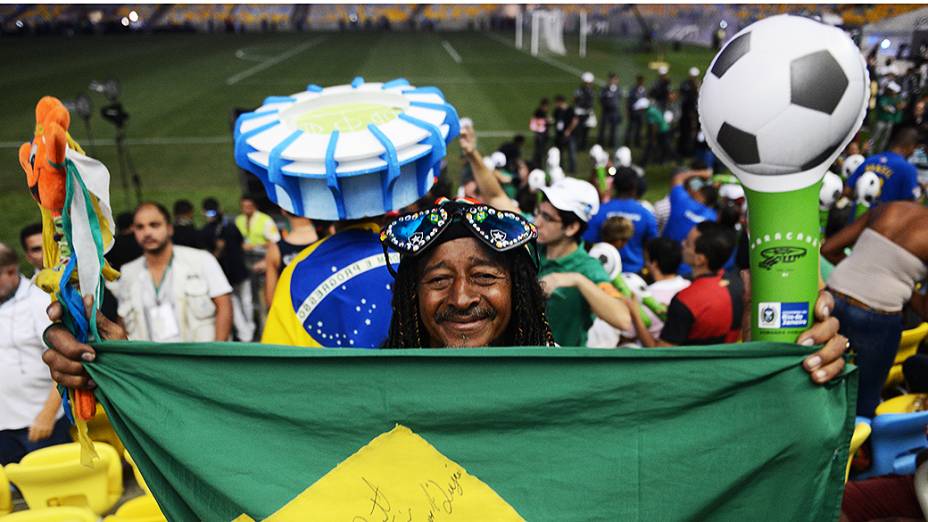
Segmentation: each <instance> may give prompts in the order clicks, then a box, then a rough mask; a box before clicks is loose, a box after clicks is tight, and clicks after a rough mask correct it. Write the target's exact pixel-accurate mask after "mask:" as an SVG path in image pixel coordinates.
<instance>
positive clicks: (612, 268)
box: [590, 243, 622, 279]
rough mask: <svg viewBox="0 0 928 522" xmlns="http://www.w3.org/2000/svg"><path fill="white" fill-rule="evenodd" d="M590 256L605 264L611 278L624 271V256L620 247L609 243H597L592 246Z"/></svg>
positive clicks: (607, 273) (604, 268)
mask: <svg viewBox="0 0 928 522" xmlns="http://www.w3.org/2000/svg"><path fill="white" fill-rule="evenodd" d="M590 257H592V258H593V259H595V260H597V261H599V263H600V264H601V265H603V270H605V271H606V275H607V276H609V279H615V278H616V277H618V275H619V274H621V273H622V256H621V255H620V254H619V251H618V249H616V248H615V247H614V246H612V245H610V244H609V243H596V244H595V245H593V246H592V248H590Z"/></svg>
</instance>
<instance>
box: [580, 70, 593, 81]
mask: <svg viewBox="0 0 928 522" xmlns="http://www.w3.org/2000/svg"><path fill="white" fill-rule="evenodd" d="M580 79H581V80H583V82H584V83H593V80H594V79H595V77H594V76H593V73H591V72H590V71H587V72H585V73H583V74H581V75H580Z"/></svg>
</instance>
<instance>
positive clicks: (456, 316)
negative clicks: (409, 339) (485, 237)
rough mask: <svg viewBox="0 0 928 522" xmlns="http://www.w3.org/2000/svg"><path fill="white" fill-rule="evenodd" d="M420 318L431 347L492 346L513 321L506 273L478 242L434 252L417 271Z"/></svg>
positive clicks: (455, 244)
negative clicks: (511, 320)
mask: <svg viewBox="0 0 928 522" xmlns="http://www.w3.org/2000/svg"><path fill="white" fill-rule="evenodd" d="M420 266H421V268H420V274H419V283H418V289H417V294H418V299H419V316H420V317H421V318H422V324H423V325H424V326H425V330H426V333H427V334H428V336H429V345H430V346H432V347H436V348H438V347H455V348H463V347H476V346H491V345H493V344H496V342H497V341H498V340H499V339H500V338H501V337H502V335H503V333H504V332H505V331H506V327H507V326H508V325H509V319H510V317H511V316H512V281H511V279H510V275H509V271H508V270H507V269H506V267H504V266H503V265H502V264H501V263H500V262H499V260H498V259H497V258H496V256H493V255H491V254H490V252H488V250H487V248H486V247H484V246H483V244H481V243H480V241H478V240H477V239H473V238H459V239H454V240H451V241H448V242H445V243H442V244H441V245H438V246H437V247H435V249H434V250H433V251H432V252H431V253H430V254H429V255H428V257H427V259H425V260H424V261H423V262H422V264H421V265H420Z"/></svg>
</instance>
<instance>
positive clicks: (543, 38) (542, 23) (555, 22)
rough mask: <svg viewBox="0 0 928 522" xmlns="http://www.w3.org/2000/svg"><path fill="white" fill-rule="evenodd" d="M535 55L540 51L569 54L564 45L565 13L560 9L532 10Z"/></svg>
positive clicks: (533, 49) (533, 50) (533, 51)
mask: <svg viewBox="0 0 928 522" xmlns="http://www.w3.org/2000/svg"><path fill="white" fill-rule="evenodd" d="M531 15H532V18H531V20H532V28H531V31H532V46H531V51H532V55H533V56H537V55H538V53H540V52H544V53H553V54H559V55H565V54H567V47H565V46H564V13H562V12H561V11H558V10H537V11H532V13H531Z"/></svg>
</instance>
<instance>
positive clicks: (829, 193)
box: [818, 172, 844, 210]
mask: <svg viewBox="0 0 928 522" xmlns="http://www.w3.org/2000/svg"><path fill="white" fill-rule="evenodd" d="M843 190H844V182H843V181H841V176H838V175H837V174H835V173H834V172H826V173H825V177H824V178H822V188H821V189H819V191H818V207H819V209H821V210H828V209H830V208H831V207H832V206H834V204H835V202H836V201H838V198H840V197H841V192H842V191H843Z"/></svg>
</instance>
